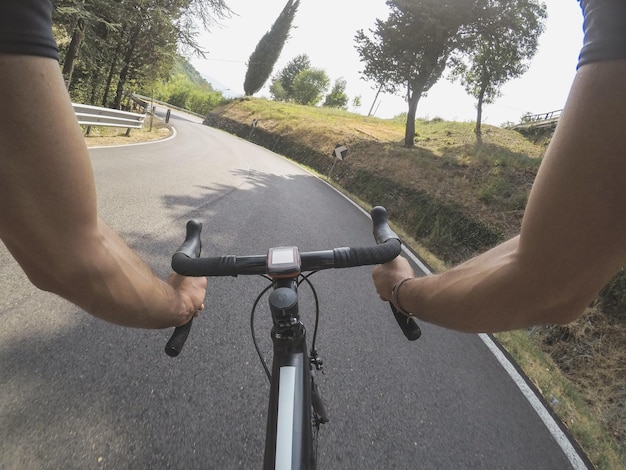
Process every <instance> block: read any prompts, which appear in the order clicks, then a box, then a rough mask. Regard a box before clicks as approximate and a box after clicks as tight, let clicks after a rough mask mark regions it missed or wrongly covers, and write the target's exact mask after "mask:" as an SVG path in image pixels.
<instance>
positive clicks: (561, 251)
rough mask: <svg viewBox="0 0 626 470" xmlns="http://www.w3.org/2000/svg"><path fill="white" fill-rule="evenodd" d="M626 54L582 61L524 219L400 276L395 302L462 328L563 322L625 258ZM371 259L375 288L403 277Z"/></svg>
mask: <svg viewBox="0 0 626 470" xmlns="http://www.w3.org/2000/svg"><path fill="white" fill-rule="evenodd" d="M625 77H626V60H613V61H604V62H595V63H590V64H587V65H584V66H582V67H581V68H580V69H579V71H578V74H577V76H576V79H575V81H574V84H573V86H572V90H571V93H570V97H569V99H568V102H567V105H566V107H565V110H564V111H563V114H562V116H561V118H560V122H559V125H558V129H557V130H556V132H555V134H554V137H553V139H552V142H551V144H550V146H549V148H548V150H547V152H546V156H545V158H544V161H543V163H542V166H541V168H540V170H539V173H538V175H537V179H536V181H535V184H534V186H533V189H532V191H531V195H530V198H529V202H528V206H527V208H526V212H525V216H524V220H523V223H522V229H521V233H520V236H519V237H516V238H514V239H512V240H509V241H508V242H505V243H503V244H502V245H500V246H498V247H496V248H494V249H492V250H490V251H488V252H486V253H484V254H482V255H480V256H478V257H476V258H474V259H471V260H469V261H467V262H466V263H463V264H461V265H459V266H457V267H456V268H453V269H450V270H449V271H446V272H445V273H443V274H441V275H436V276H430V277H426V278H419V279H414V280H410V281H408V282H405V283H404V284H403V285H402V287H401V288H400V290H399V292H398V301H399V303H400V305H401V307H402V308H404V309H405V310H408V311H410V312H413V313H415V314H416V315H417V316H418V317H419V318H422V319H423V320H425V321H429V322H432V323H436V324H439V325H442V326H445V327H448V328H453V329H458V330H463V331H482V332H487V331H501V330H508V329H515V328H520V327H526V326H531V325H535V324H546V323H567V322H569V321H572V320H574V319H575V318H577V317H578V316H580V315H581V314H582V312H583V311H584V309H585V308H586V307H587V306H588V305H589V303H590V302H591V301H592V300H593V299H594V298H595V297H596V296H597V294H598V293H599V291H600V290H601V289H602V287H603V286H604V285H605V284H606V283H607V282H609V281H610V279H611V278H612V277H613V276H614V275H615V274H616V272H617V271H618V270H619V269H620V268H621V267H622V266H624V265H625V264H626V132H625V131H624V126H626V106H625V105H624V103H626V80H625ZM411 276H412V271H411V270H410V267H408V263H405V262H403V261H401V260H396V261H394V262H392V263H390V264H389V265H386V266H383V267H378V268H376V270H375V272H374V281H375V284H376V287H377V290H378V292H379V294H380V295H381V297H382V298H383V299H385V300H389V299H391V289H392V287H393V285H394V284H395V283H396V282H398V281H399V280H400V279H402V278H404V277H411Z"/></svg>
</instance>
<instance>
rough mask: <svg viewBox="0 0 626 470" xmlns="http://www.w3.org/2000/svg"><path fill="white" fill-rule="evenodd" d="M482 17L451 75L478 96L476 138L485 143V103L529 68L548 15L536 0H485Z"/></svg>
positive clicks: (468, 91) (454, 58)
mask: <svg viewBox="0 0 626 470" xmlns="http://www.w3.org/2000/svg"><path fill="white" fill-rule="evenodd" d="M483 1H484V4H483V17H482V18H481V20H480V21H478V22H477V23H476V26H475V30H474V31H473V33H472V34H471V35H470V36H469V39H468V40H467V41H466V42H465V44H464V46H463V47H462V48H461V49H460V50H459V53H457V54H455V56H454V57H453V59H452V61H451V62H452V77H453V78H458V79H460V81H461V84H462V85H463V86H464V87H465V90H466V91H467V93H469V94H470V95H472V96H473V97H474V98H476V100H477V103H476V127H475V129H474V132H475V134H476V141H477V143H478V144H482V129H481V127H482V126H481V124H482V110H483V105H484V104H488V103H492V102H493V101H494V100H495V99H496V98H497V97H499V96H500V89H501V87H502V85H503V84H504V83H506V82H507V81H509V80H511V79H513V78H517V77H519V76H521V75H522V74H524V73H525V72H526V70H528V61H529V59H531V58H532V57H533V56H534V55H535V53H536V52H537V47H538V43H539V36H540V35H541V33H542V32H543V31H544V28H545V26H544V22H543V21H544V20H545V18H546V16H547V14H546V7H545V4H542V3H539V2H538V1H537V0H517V1H516V2H510V1H507V0H483Z"/></svg>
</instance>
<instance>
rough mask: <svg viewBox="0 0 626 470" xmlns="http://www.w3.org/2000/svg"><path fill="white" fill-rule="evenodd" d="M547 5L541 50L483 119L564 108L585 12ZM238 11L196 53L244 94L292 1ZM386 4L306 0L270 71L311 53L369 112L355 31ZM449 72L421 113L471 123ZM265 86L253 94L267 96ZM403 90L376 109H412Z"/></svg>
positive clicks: (572, 2) (213, 78)
mask: <svg viewBox="0 0 626 470" xmlns="http://www.w3.org/2000/svg"><path fill="white" fill-rule="evenodd" d="M544 1H545V3H546V4H547V6H548V20H547V27H546V31H545V32H544V34H543V35H542V36H541V38H540V46H539V51H538V53H537V55H536V56H535V58H534V59H533V61H532V62H531V65H530V69H529V70H528V72H527V73H526V74H525V75H523V76H522V77H521V78H518V79H516V80H513V81H511V82H509V83H507V84H506V85H505V86H504V87H503V89H502V96H501V97H500V98H498V99H497V100H496V102H495V103H494V104H492V105H487V106H486V107H485V108H484V110H483V121H484V122H486V123H489V124H494V125H500V124H502V123H504V122H507V121H513V122H518V121H519V119H520V117H521V116H522V115H523V114H524V113H526V112H530V113H532V114H535V113H543V112H548V111H553V110H557V109H561V108H562V107H563V105H564V104H565V99H566V97H567V93H568V91H569V87H570V85H571V83H572V80H573V78H574V74H575V72H576V63H577V60H578V52H579V50H580V46H581V44H582V36H583V35H582V15H581V13H580V7H579V5H578V1H576V0H544ZM226 2H227V4H228V6H229V7H230V8H231V9H232V10H234V11H235V12H236V13H237V15H238V16H233V17H232V18H230V19H226V20H222V21H221V25H215V26H214V27H213V28H212V31H211V32H209V33H203V34H202V36H201V38H200V42H201V44H202V45H203V47H204V48H205V49H206V50H208V51H209V54H208V55H207V58H206V59H200V58H195V57H194V58H192V59H191V62H192V64H193V65H194V66H195V68H196V69H197V70H198V71H199V72H200V73H201V74H202V75H203V76H204V77H205V78H206V79H207V80H209V81H210V82H211V83H212V84H213V86H214V88H217V89H225V88H228V89H229V90H228V91H225V92H224V94H225V95H227V96H241V95H243V80H244V77H245V73H246V70H247V66H246V63H247V61H248V58H249V57H250V54H251V53H252V52H253V51H254V48H255V47H256V45H257V43H258V42H259V40H260V39H261V37H262V36H263V34H265V33H266V32H267V31H268V30H269V29H270V28H271V26H272V24H273V22H274V21H275V20H276V18H277V17H278V15H279V13H280V12H281V10H282V9H283V7H284V5H285V3H286V2H287V0H262V1H255V0H226ZM388 11H389V9H388V7H387V5H386V4H385V1H384V0H301V3H300V8H299V9H298V12H297V14H296V17H295V21H294V25H295V26H296V29H293V30H292V31H291V38H290V39H289V41H288V42H287V43H286V44H285V47H284V48H283V51H282V54H281V56H280V58H279V60H278V62H277V63H276V66H275V67H274V72H273V74H275V73H277V72H278V71H279V70H280V69H282V68H283V67H284V66H285V65H286V64H287V63H288V62H289V61H290V60H291V59H293V58H294V57H295V56H297V55H298V54H303V53H306V54H308V56H309V57H310V59H311V65H312V66H313V67H316V68H321V69H323V70H324V71H325V72H326V73H327V75H328V76H329V77H330V79H331V82H334V81H335V79H337V78H340V77H343V78H344V79H345V80H346V81H347V89H346V93H347V94H348V96H349V97H350V104H351V103H352V98H353V97H355V96H358V95H360V96H361V103H362V105H361V107H360V108H359V109H358V110H357V111H358V112H360V113H363V114H367V112H368V111H369V109H370V107H371V105H372V102H373V100H374V96H375V90H373V89H372V88H371V85H370V84H369V83H366V82H365V81H363V80H362V79H361V78H360V74H359V71H360V70H361V69H362V64H361V63H360V61H359V55H358V53H357V52H356V49H355V42H354V36H355V34H356V31H357V30H358V29H364V30H365V31H368V30H369V29H372V28H373V27H374V21H375V19H376V18H381V19H386V18H387V16H388ZM445 76H446V73H444V77H442V79H441V80H440V81H439V82H438V83H437V84H436V85H435V86H434V87H433V88H432V89H431V90H430V92H429V93H428V95H427V96H426V97H424V98H422V99H421V100H420V103H419V105H418V109H417V117H425V118H434V117H440V118H443V119H446V120H456V121H472V120H474V119H475V114H476V109H475V104H474V99H473V98H471V97H469V96H468V95H467V94H466V93H465V90H464V89H463V88H462V87H461V85H460V84H458V83H456V84H451V83H450V82H449V81H447V80H446V79H445ZM268 86H269V80H268V83H267V84H266V86H265V87H264V88H263V90H261V91H260V92H259V93H257V94H256V95H255V96H264V97H269V96H270V95H269V92H268V91H267V88H268ZM407 108H408V106H407V104H406V102H405V100H404V99H403V98H402V97H400V96H392V95H381V97H380V102H379V104H378V105H377V107H376V108H375V115H376V116H378V117H382V118H391V117H393V116H395V115H397V114H399V113H402V112H406V111H407Z"/></svg>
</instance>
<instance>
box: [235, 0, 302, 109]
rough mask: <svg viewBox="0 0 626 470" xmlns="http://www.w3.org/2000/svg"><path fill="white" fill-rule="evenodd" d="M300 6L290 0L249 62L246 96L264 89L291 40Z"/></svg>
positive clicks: (245, 82)
mask: <svg viewBox="0 0 626 470" xmlns="http://www.w3.org/2000/svg"><path fill="white" fill-rule="evenodd" d="M299 6H300V0H288V1H287V4H286V5H285V7H284V8H283V11H282V12H281V13H280V15H278V18H277V19H276V21H275V22H274V24H273V25H272V28H271V29H270V30H269V31H268V32H267V33H265V35H264V36H263V37H262V38H261V40H260V41H259V43H258V44H257V46H256V49H255V50H254V52H253V53H252V54H251V55H250V59H249V60H248V71H247V72H246V78H245V80H244V83H243V90H244V92H245V93H246V96H251V95H253V94H255V93H256V92H257V91H259V90H260V89H261V88H263V85H264V84H265V82H266V81H267V79H268V78H269V76H270V75H271V73H272V69H273V68H274V65H275V64H276V61H277V60H278V57H280V53H281V51H282V50H283V46H284V45H285V43H286V42H287V39H289V31H290V30H291V24H292V22H293V19H294V17H295V15H296V11H297V10H298V7H299Z"/></svg>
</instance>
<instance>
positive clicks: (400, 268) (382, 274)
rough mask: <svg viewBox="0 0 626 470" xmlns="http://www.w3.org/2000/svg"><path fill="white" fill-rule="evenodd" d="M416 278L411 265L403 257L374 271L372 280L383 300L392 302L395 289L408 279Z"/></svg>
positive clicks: (379, 266)
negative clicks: (399, 283) (398, 284)
mask: <svg viewBox="0 0 626 470" xmlns="http://www.w3.org/2000/svg"><path fill="white" fill-rule="evenodd" d="M410 277H415V272H414V271H413V268H411V265H410V264H409V262H408V261H407V260H406V258H403V257H402V256H398V257H396V258H395V259H393V260H391V261H389V262H388V263H385V264H379V265H378V266H376V267H375V268H374V270H373V271H372V279H373V280H374V285H375V286H376V292H378V295H379V296H380V299H381V300H385V301H387V300H388V301H391V300H392V299H391V297H392V292H391V291H392V290H393V287H394V286H395V285H396V284H397V283H398V282H400V281H402V280H403V279H406V278H410Z"/></svg>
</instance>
